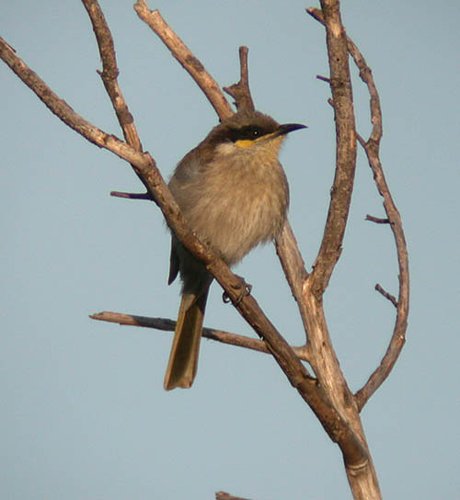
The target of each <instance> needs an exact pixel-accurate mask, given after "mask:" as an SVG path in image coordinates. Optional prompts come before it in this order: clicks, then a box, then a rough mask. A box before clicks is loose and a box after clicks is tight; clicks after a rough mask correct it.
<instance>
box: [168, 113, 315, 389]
mask: <svg viewBox="0 0 460 500" xmlns="http://www.w3.org/2000/svg"><path fill="white" fill-rule="evenodd" d="M302 128H306V126H305V125H302V124H299V123H286V124H279V123H278V122H277V121H275V120H274V119H273V118H271V117H270V116H268V115H266V114H263V113H261V112H259V111H238V112H236V113H234V114H233V115H232V116H231V117H229V118H227V119H224V120H222V121H221V123H220V124H218V125H217V126H215V127H214V128H213V129H212V130H211V131H210V132H209V134H208V135H207V136H206V138H205V139H204V140H203V141H202V142H201V143H199V144H198V146H196V147H195V148H194V149H192V150H191V151H189V152H188V153H187V154H186V155H185V156H184V158H183V159H182V160H181V161H180V162H179V163H178V165H177V167H176V169H175V170H174V173H173V175H172V177H171V179H170V181H169V183H168V187H169V189H170V191H171V193H172V194H173V197H174V198H175V201H176V203H177V204H178V206H179V208H180V210H181V213H182V215H183V216H184V218H185V220H186V222H187V223H188V225H189V227H190V229H191V230H192V231H193V233H194V234H195V235H196V236H197V237H198V238H199V239H200V241H202V242H203V243H205V244H207V245H208V246H209V248H210V249H211V250H212V251H213V252H215V254H216V255H217V256H219V257H220V258H221V259H222V260H223V261H224V262H225V263H226V264H227V265H229V266H233V265H235V264H236V263H238V262H239V261H240V260H241V259H242V258H243V257H244V256H245V255H246V254H247V253H248V252H250V251H251V250H252V249H253V248H254V247H256V246H257V245H259V244H263V243H267V242H269V241H272V240H274V239H275V238H276V237H277V236H278V235H279V234H280V232H281V230H282V228H283V226H284V223H285V220H286V217H287V211H288V207H289V186H288V182H287V179H286V175H285V173H284V170H283V168H282V166H281V163H280V162H279V159H278V156H279V152H280V149H281V145H282V144H283V142H284V139H285V138H286V136H287V134H289V133H290V132H293V131H294V130H299V129H302ZM178 275H180V278H181V281H182V296H181V303H180V307H179V312H178V316H177V322H176V326H175V331H174V338H173V343H172V347H171V352H170V356H169V361H168V365H167V369H166V373H165V378H164V388H165V390H171V389H175V388H190V387H191V386H192V384H193V381H194V379H195V375H196V372H197V366H198V355H199V349H200V340H201V335H202V328H203V320H204V314H205V308H206V301H207V298H208V292H209V287H210V285H211V283H212V280H213V277H212V275H211V274H210V273H209V272H208V271H207V270H206V267H205V265H204V264H202V263H201V262H199V261H198V260H196V259H195V258H194V257H193V256H192V255H191V254H190V253H189V252H188V251H187V250H186V248H185V247H184V246H183V245H182V244H181V243H180V241H179V240H178V239H177V238H176V237H175V236H174V234H172V238H171V256H170V269H169V278H168V284H171V283H172V282H173V281H174V280H175V279H176V277H177V276H178Z"/></svg>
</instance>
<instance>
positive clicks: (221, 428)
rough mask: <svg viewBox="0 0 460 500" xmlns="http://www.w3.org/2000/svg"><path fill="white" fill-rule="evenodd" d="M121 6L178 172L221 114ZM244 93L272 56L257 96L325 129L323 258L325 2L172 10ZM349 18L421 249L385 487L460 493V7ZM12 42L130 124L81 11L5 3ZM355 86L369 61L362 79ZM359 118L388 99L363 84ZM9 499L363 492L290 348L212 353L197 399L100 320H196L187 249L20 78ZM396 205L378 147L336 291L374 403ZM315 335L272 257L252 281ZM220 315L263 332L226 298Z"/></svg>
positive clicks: (215, 307)
mask: <svg viewBox="0 0 460 500" xmlns="http://www.w3.org/2000/svg"><path fill="white" fill-rule="evenodd" d="M114 4H115V2H108V1H106V2H102V6H103V8H104V11H105V13H106V16H107V19H108V21H109V23H110V26H111V27H112V30H113V35H114V38H115V43H116V47H117V54H118V62H119V66H120V69H121V76H120V83H121V85H122V88H123V91H124V93H125V96H126V98H127V100H128V103H129V106H130V108H131V111H132V112H133V114H134V117H135V119H136V123H137V126H138V128H139V132H140V135H141V139H142V141H143V144H144V147H145V148H146V149H147V150H149V151H150V152H151V153H152V154H153V155H154V157H155V158H156V160H157V162H158V165H159V166H160V168H161V170H162V172H163V173H164V175H165V176H166V177H168V176H169V175H170V174H171V172H172V169H173V168H174V166H175V164H176V163H177V162H178V161H179V160H180V158H181V157H182V156H183V155H184V154H185V153H186V152H187V151H188V150H189V149H190V148H192V147H193V146H194V145H196V144H197V143H198V142H199V141H200V140H201V139H202V138H203V137H204V136H205V135H206V133H207V131H208V130H209V129H210V128H211V127H212V126H213V125H214V124H215V123H216V116H215V114H214V112H213V110H212V109H211V107H210V106H209V105H208V103H207V102H206V100H205V98H204V97H203V95H202V94H201V93H200V91H199V89H198V88H197V87H196V85H195V84H194V83H193V82H192V81H191V79H190V78H189V76H188V75H187V74H186V73H185V72H184V71H183V70H182V69H181V67H180V66H179V65H178V64H177V62H176V61H175V60H173V59H172V58H171V57H170V55H169V52H168V51H167V50H166V49H165V48H164V47H163V46H162V44H161V43H160V42H159V41H158V40H157V39H156V38H155V37H154V35H153V34H152V33H151V32H150V31H149V30H148V28H147V27H146V26H145V25H143V24H142V23H141V22H140V20H138V18H137V16H136V15H135V13H134V11H133V9H132V4H131V2H117V3H116V5H114ZM150 6H151V8H159V9H160V11H161V12H162V14H163V15H164V17H165V18H166V20H167V21H168V22H169V23H170V24H171V26H172V27H173V28H174V29H175V30H176V32H177V33H178V34H179V35H180V36H181V37H182V39H183V40H184V41H185V42H186V43H187V44H188V45H189V47H190V48H191V49H192V50H193V51H194V52H195V54H196V55H197V56H198V57H199V58H200V59H201V61H202V62H203V63H204V64H205V66H206V68H207V69H208V70H209V71H210V72H211V73H212V74H213V75H214V77H215V78H216V79H217V80H218V81H219V82H220V83H221V84H222V85H228V84H231V83H233V82H234V81H235V80H237V78H238V70H239V68H238V57H237V54H238V51H237V49H238V46H239V45H242V44H245V45H248V46H249V48H250V80H251V87H252V92H253V96H254V99H255V101H256V105H257V107H258V108H259V109H260V110H261V111H264V112H266V113H269V114H271V115H273V116H274V117H275V118H276V119H277V120H278V121H280V122H301V123H306V124H308V126H309V128H308V130H306V131H304V132H299V133H296V134H293V135H292V136H291V137H290V138H289V140H288V141H287V143H286V146H285V148H284V151H283V153H282V162H283V165H284V167H285V170H286V172H287V176H288V179H289V182H290V186H291V210H290V220H291V223H292V225H293V227H294V230H295V232H296V235H297V238H298V240H299V244H300V246H301V249H302V252H303V255H304V258H305V260H306V263H307V266H311V263H312V262H313V259H314V257H315V255H316V252H317V250H318V246H319V243H320V238H321V234H322V230H323V226H324V221H325V217H326V210H327V204H328V201H329V188H330V185H331V182H332V176H333V168H334V164H333V162H334V156H335V151H334V145H335V139H334V134H333V132H334V130H333V120H332V111H331V109H330V106H329V105H328V104H327V98H328V96H329V91H328V87H327V85H326V84H324V83H323V82H321V81H318V80H316V78H315V77H316V75H317V74H322V75H327V59H326V52H325V44H324V32H323V29H322V27H321V26H319V25H318V24H317V23H316V22H314V21H313V20H311V19H310V18H309V16H307V15H306V14H305V13H304V8H305V7H308V6H310V4H304V3H302V2H300V1H293V2H275V1H272V0H270V1H264V2H262V1H260V0H253V1H251V2H247V1H246V2H244V1H242V0H235V1H232V2H224V1H222V2H211V1H209V0H208V1H199V2H193V4H192V3H191V2H174V1H172V2H171V1H169V2H166V1H158V2H156V3H150ZM342 11H343V17H344V22H345V24H346V27H347V30H348V33H349V35H350V36H351V37H352V38H353V39H354V40H355V42H356V43H357V44H358V45H359V46H360V48H361V49H362V51H363V53H364V55H365V57H366V58H367V60H368V62H369V64H370V65H371V67H372V69H373V72H374V76H375V79H376V82H377V85H378V88H379V90H380V94H381V100H382V107H383V113H384V140H383V144H382V160H383V163H384V167H385V172H386V175H387V179H388V182H389V184H390V187H391V188H392V192H393V195H394V197H395V200H396V202H397V204H398V207H399V209H400V212H401V214H402V217H403V222H404V225H405V230H406V236H407V240H408V244H409V252H410V264H411V280H412V303H411V316H410V318H409V331H408V341H407V344H406V347H405V349H404V351H403V354H402V356H401V359H400V361H399V362H398V364H397V366H396V368H395V370H394V372H393V374H392V375H391V377H390V379H389V380H388V381H387V382H386V383H385V385H384V386H383V387H382V388H381V390H379V392H378V393H377V394H376V395H375V396H374V397H373V398H372V400H371V401H370V402H369V403H368V405H367V407H366V408H365V410H364V411H363V422H364V426H365V429H366V433H367V436H368V440H369V445H370V448H371V451H372V454H373V457H374V461H375V464H376V468H377V471H378V474H379V479H380V483H381V488H382V492H383V495H384V497H385V498H395V499H396V498H417V499H422V500H423V499H427V500H428V499H432V498H443V499H451V498H456V497H458V496H459V495H460V481H459V477H460V474H459V468H458V449H459V447H460V443H459V433H458V421H459V418H460V407H459V406H460V405H459V397H458V370H457V368H456V367H457V356H458V352H459V348H460V345H459V343H460V342H459V335H458V303H459V298H460V297H459V295H460V294H459V292H460V286H459V283H458V272H459V267H460V266H459V260H460V259H459V254H460V248H459V241H460V238H459V231H458V216H459V214H458V202H457V197H458V189H459V177H458V160H457V156H458V153H457V149H458V148H457V144H458V137H459V132H460V118H459V116H460V115H459V112H458V104H457V94H458V88H459V87H460V71H459V69H460V68H459V62H458V61H459V60H458V52H459V49H460V43H459V41H460V40H459V34H458V21H459V19H460V16H459V15H460V4H458V2H456V1H454V0H451V1H442V2H441V3H439V4H437V5H436V8H434V7H433V6H432V5H431V4H430V3H429V2H415V1H413V0H411V1H408V2H404V3H402V4H401V3H400V2H395V1H388V2H369V1H364V0H363V1H354V2H351V1H344V2H343V4H342ZM0 26H1V33H2V36H4V37H5V38H6V40H7V41H8V42H9V43H10V44H11V45H12V46H13V47H15V48H16V50H17V51H18V53H19V55H20V56H21V57H23V58H24V60H25V61H26V62H27V63H28V64H29V65H30V66H31V67H32V68H33V69H34V70H35V71H37V72H38V74H39V75H40V76H41V77H42V78H44V79H45V80H46V81H47V82H48V83H49V84H50V86H51V87H52V88H53V89H54V90H55V91H56V92H57V93H58V94H59V95H60V96H61V97H63V98H64V99H66V100H67V101H68V102H69V104H70V105H71V106H72V107H73V108H74V109H75V110H76V111H77V112H79V113H81V114H82V115H83V116H84V117H86V118H87V119H88V120H90V121H92V122H93V123H94V124H96V125H97V126H99V127H101V128H103V129H104V130H106V131H108V132H112V133H115V134H118V135H119V131H118V127H117V123H116V120H115V118H114V116H113V113H112V110H111V107H110V104H109V101H108V99H107V97H106V95H105V94H104V91H103V88H102V85H101V83H100V80H99V77H98V75H97V73H96V69H99V67H100V65H99V60H98V54H97V50H96V45H95V41H94V37H93V33H92V30H91V27H90V25H89V21H88V19H87V16H86V12H85V11H84V8H83V7H82V5H80V3H79V2H58V1H57V0H44V1H43V2H32V1H27V0H23V1H22V0H17V1H16V2H3V3H2V5H1V6H0ZM355 76H356V72H355ZM354 89H355V103H356V111H357V117H358V126H359V130H360V131H361V133H363V134H365V133H366V132H367V131H368V130H369V125H368V109H367V104H368V97H367V95H366V92H365V89H364V88H363V87H362V86H361V84H360V83H359V81H358V80H357V79H356V78H355V80H354ZM0 90H1V93H0V95H1V110H2V120H1V124H0V147H1V150H2V165H1V169H0V186H1V189H2V196H1V198H0V210H1V212H0V213H1V216H0V228H1V231H2V234H3V238H2V244H1V259H0V279H1V283H2V286H1V288H0V324H1V332H2V337H1V338H2V349H1V352H0V370H1V374H2V376H1V377H0V394H1V395H2V396H1V399H2V403H3V404H2V411H1V412H0V440H1V442H2V447H1V451H0V492H1V493H2V495H1V496H2V498H8V499H34V498H37V499H38V498H46V499H50V500H54V499H61V498H66V499H69V500H73V499H83V498H84V499H90V500H92V499H98V500H100V499H111V500H113V499H125V498H136V499H147V498H149V499H151V498H161V499H166V500H169V499H171V500H176V499H183V498H186V497H187V498H213V495H214V492H215V491H218V490H227V491H230V492H231V493H233V494H236V495H241V496H245V497H248V498H253V499H254V500H256V499H257V500H262V499H263V500H278V499H286V498H289V499H292V500H297V499H301V498H309V499H325V500H329V499H337V498H349V497H350V494H349V490H348V485H347V482H346V477H345V473H344V471H343V467H342V462H341V457H340V454H339V450H338V448H337V447H336V446H335V445H334V444H332V443H331V442H330V441H329V440H328V438H327V437H326V435H325V434H324V432H323V430H322V428H321V427H320V425H319V424H318V422H317V421H316V420H315V417H314V416H313V414H312V413H311V412H310V410H309V409H308V407H306V406H305V405H304V404H303V402H302V401H301V400H300V399H299V397H298V395H297V393H296V392H295V391H294V390H292V389H291V388H290V386H289V385H288V384H287V382H286V380H285V378H284V376H283V374H282V373H281V372H280V371H279V369H278V367H277V365H276V364H275V362H274V361H273V360H271V359H270V358H269V357H266V356H262V355H260V354H256V353H252V352H246V351H243V350H238V349H236V348H231V347H228V346H223V345H217V344H214V343H211V342H209V341H204V342H203V346H202V353H201V359H200V368H199V373H198V377H197V380H196V383H195V385H194V387H193V389H192V390H190V391H174V392H172V393H165V392H164V391H163V389H162V380H163V372H164V369H165V366H166V362H167V357H168V353H169V348H170V340H171V337H170V335H168V334H165V333H161V332H156V331H150V330H141V329H133V328H129V327H119V326H116V325H111V324H103V323H99V322H94V321H92V320H90V319H89V318H88V315H89V314H91V313H93V312H96V311H100V310H114V311H120V312H128V313H135V314H142V315H149V316H162V317H168V318H174V317H175V314H176V312H177V308H178V304H179V288H178V286H177V285H173V286H172V287H167V285H166V279H167V272H168V253H169V236H168V233H167V230H166V228H165V225H164V223H163V222H162V219H161V215H160V213H159V211H158V210H157V209H156V207H155V206H154V205H153V204H149V203H146V202H133V201H125V200H119V199H114V198H111V197H110V196H109V192H110V191H111V190H127V191H137V190H139V189H140V187H139V183H138V181H137V178H136V177H135V176H134V175H133V174H132V172H131V171H130V168H129V167H128V166H127V165H126V164H124V163H123V162H122V161H121V160H119V159H117V158H115V157H114V156H113V155H111V154H109V153H107V152H104V151H100V150H98V149H97V148H96V147H94V146H93V145H91V144H89V143H86V142H85V141H84V140H83V139H82V138H81V137H80V136H77V135H76V134H75V133H74V132H73V131H71V130H69V129H67V128H65V127H64V126H63V125H62V124H61V123H60V122H59V121H58V120H57V119H56V118H55V117H54V116H52V115H51V114H50V113H49V112H48V110H47V109H46V108H45V107H44V106H43V105H42V104H41V103H40V102H39V101H38V100H37V99H36V97H35V96H34V95H33V94H32V93H31V92H30V91H29V90H28V89H27V88H25V87H24V85H23V84H22V83H20V82H19V80H18V79H17V78H16V77H15V76H14V75H13V74H12V73H11V71H10V70H9V69H8V68H6V66H5V65H4V64H2V65H0ZM367 213H370V214H372V215H376V216H381V215H382V214H383V211H382V207H381V200H380V198H379V197H378V195H377V194H376V191H375V188H374V186H373V184H372V176H371V173H370V170H369V168H368V166H367V163H366V161H365V158H364V155H363V154H361V153H360V155H359V159H358V170H357V181H356V189H355V193H354V199H353V205H352V210H351V214H350V224H349V227H348V230H347V234H346V239H345V243H344V252H343V256H342V259H341V260H340V263H339V265H338V267H337V269H336V272H335V274H334V277H333V279H332V281H331V284H330V287H329V289H328V291H327V294H326V297H325V306H326V311H327V314H328V321H329V327H330V330H331V335H332V337H333V340H334V344H335V346H336V349H337V353H338V355H339V357H340V361H341V366H342V368H343V370H344V372H345V374H346V376H347V377H348V380H349V381H350V385H351V387H352V388H353V389H354V390H356V389H358V388H359V387H360V386H361V385H362V384H363V382H364V381H365V380H366V378H367V376H368V375H369V374H370V372H371V371H372V370H373V368H374V367H375V365H376V363H377V362H378V361H379V359H380V357H381V355H382V353H383V351H384V349H385V347H386V343H387V340H388V336H389V335H390V332H391V328H392V324H393V321H394V317H393V308H392V306H391V305H390V304H389V303H388V302H386V301H385V300H384V299H383V298H382V297H380V296H379V295H378V294H377V293H376V292H374V291H373V286H374V284H375V283H377V282H379V283H381V284H382V285H383V286H384V287H385V288H386V289H388V290H389V291H391V292H393V293H396V286H397V268H396V264H395V255H394V250H393V245H392V239H391V235H390V232H389V231H388V228H385V227H381V226H378V225H373V224H370V223H368V222H365V221H364V217H365V215H366V214H367ZM236 271H237V272H238V273H239V274H241V275H244V276H245V277H246V279H247V280H248V281H249V282H250V283H252V284H253V287H254V288H253V293H254V295H255V297H256V298H257V299H258V300H259V301H260V303H261V304H262V306H263V307H264V308H265V309H266V311H267V312H268V314H269V317H270V318H271V319H272V321H273V322H274V323H275V324H276V326H277V327H278V328H279V329H280V331H281V332H283V334H284V335H285V336H286V337H287V338H288V339H289V341H290V342H292V343H300V342H301V341H302V337H303V333H302V330H301V324H300V320H299V318H298V316H297V314H296V308H295V305H294V304H293V301H292V300H291V297H290V293H289V290H288V288H287V286H286V284H285V283H284V282H283V277H282V273H281V271H280V269H279V265H278V261H277V259H276V256H275V255H274V251H273V248H272V247H271V246H267V247H264V248H261V249H257V250H256V251H254V252H253V253H252V254H251V255H250V256H248V258H247V259H246V260H245V261H244V262H243V263H242V264H241V265H240V266H238V268H237V269H236ZM211 295H212V296H211V299H210V303H209V307H208V314H207V318H206V324H207V325H209V326H213V327H216V328H223V329H226V330H230V331H235V332H240V333H245V334H248V335H252V333H251V332H250V330H249V328H248V327H247V326H246V325H245V324H244V322H243V321H242V320H241V319H240V318H239V316H238V314H237V312H236V311H235V310H234V309H233V308H231V307H230V306H226V305H224V304H222V301H221V298H220V297H221V293H220V290H219V289H218V287H217V286H216V285H214V286H213V289H212V292H211Z"/></svg>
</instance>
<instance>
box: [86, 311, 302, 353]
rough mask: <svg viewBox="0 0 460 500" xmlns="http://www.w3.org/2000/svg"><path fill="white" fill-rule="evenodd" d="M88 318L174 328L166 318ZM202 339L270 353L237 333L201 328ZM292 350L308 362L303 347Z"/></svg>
mask: <svg viewBox="0 0 460 500" xmlns="http://www.w3.org/2000/svg"><path fill="white" fill-rule="evenodd" d="M90 318H91V319H96V320H99V321H107V322H109V323H118V324H119V325H127V326H140V327H144V328H153V329H155V330H162V331H167V332H173V331H174V328H175V326H176V322H175V321H172V320H171V319H167V318H151V317H147V316H137V315H135V314H123V313H117V312H112V311H102V312H100V313H95V314H91V315H90ZM203 337H205V338H207V339H210V340H215V341H216V342H221V343H222V344H228V345H233V346H236V347H242V348H244V349H250V350H252V351H258V352H262V353H265V354H270V351H269V349H268V348H267V346H266V344H265V342H264V341H263V340H259V339H254V338H251V337H246V336H244V335H239V334H237V333H231V332H226V331H224V330H216V329H214V328H203ZM292 349H293V350H294V352H295V353H296V355H297V357H298V358H299V359H301V360H303V361H307V362H308V361H309V359H308V353H307V351H306V349H305V347H304V346H299V347H294V346H292Z"/></svg>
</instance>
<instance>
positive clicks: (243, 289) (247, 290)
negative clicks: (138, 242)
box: [222, 277, 252, 306]
mask: <svg viewBox="0 0 460 500" xmlns="http://www.w3.org/2000/svg"><path fill="white" fill-rule="evenodd" d="M239 278H240V280H241V281H240V283H239V285H238V288H239V289H240V293H239V295H238V297H237V298H236V299H235V302H234V303H235V305H236V306H237V305H239V304H240V302H241V301H242V300H243V299H244V297H246V296H247V295H250V294H251V291H252V285H251V284H250V283H246V281H245V280H244V278H241V277H239ZM235 288H237V287H235ZM222 300H223V302H224V304H228V303H229V302H231V301H232V299H231V298H230V297H229V295H228V293H227V292H226V291H224V292H223V293H222Z"/></svg>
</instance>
